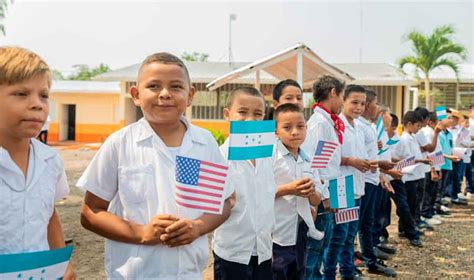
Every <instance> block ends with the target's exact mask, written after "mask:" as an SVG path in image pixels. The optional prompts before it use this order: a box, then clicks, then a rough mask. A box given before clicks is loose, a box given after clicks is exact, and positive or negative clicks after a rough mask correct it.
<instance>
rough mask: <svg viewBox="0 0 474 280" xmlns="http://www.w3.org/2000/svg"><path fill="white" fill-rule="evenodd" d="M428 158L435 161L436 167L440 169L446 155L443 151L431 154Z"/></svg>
mask: <svg viewBox="0 0 474 280" xmlns="http://www.w3.org/2000/svg"><path fill="white" fill-rule="evenodd" d="M427 158H428V159H431V161H433V166H434V167H439V166H441V165H443V164H444V155H443V152H442V151H437V152H433V153H431V154H429V155H428V156H427Z"/></svg>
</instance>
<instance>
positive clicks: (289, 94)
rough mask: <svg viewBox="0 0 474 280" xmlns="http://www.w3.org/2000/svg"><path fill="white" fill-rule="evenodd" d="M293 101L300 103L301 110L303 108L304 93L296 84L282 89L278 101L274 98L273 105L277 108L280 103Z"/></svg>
mask: <svg viewBox="0 0 474 280" xmlns="http://www.w3.org/2000/svg"><path fill="white" fill-rule="evenodd" d="M286 103H292V104H295V105H298V107H299V108H300V110H303V108H304V103H303V93H302V92H301V90H300V89H299V88H297V87H295V86H286V87H285V88H284V89H283V90H282V91H281V95H280V98H279V99H278V101H275V100H273V107H274V108H277V107H278V106H280V105H283V104H286Z"/></svg>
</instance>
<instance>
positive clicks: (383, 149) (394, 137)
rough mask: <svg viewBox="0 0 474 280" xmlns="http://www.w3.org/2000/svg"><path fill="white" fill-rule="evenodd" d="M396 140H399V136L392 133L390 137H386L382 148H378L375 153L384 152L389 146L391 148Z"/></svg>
mask: <svg viewBox="0 0 474 280" xmlns="http://www.w3.org/2000/svg"><path fill="white" fill-rule="evenodd" d="M398 142H400V138H398V136H397V135H394V136H393V137H392V138H390V139H388V141H387V143H385V145H384V146H383V147H382V149H381V150H379V152H378V153H377V155H381V154H383V153H385V152H386V151H388V150H390V148H392V146H393V145H395V144H397V143H398Z"/></svg>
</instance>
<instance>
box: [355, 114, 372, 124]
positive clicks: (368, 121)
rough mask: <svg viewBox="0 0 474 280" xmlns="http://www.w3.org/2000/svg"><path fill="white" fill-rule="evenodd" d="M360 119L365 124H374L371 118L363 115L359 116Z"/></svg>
mask: <svg viewBox="0 0 474 280" xmlns="http://www.w3.org/2000/svg"><path fill="white" fill-rule="evenodd" d="M358 120H360V121H361V122H362V123H363V124H365V125H372V122H371V121H370V120H368V119H366V118H364V117H363V116H360V117H359V118H358Z"/></svg>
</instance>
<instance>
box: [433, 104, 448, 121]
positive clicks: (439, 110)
mask: <svg viewBox="0 0 474 280" xmlns="http://www.w3.org/2000/svg"><path fill="white" fill-rule="evenodd" d="M436 117H437V118H438V121H442V120H444V119H446V118H447V117H448V114H447V113H446V106H436Z"/></svg>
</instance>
